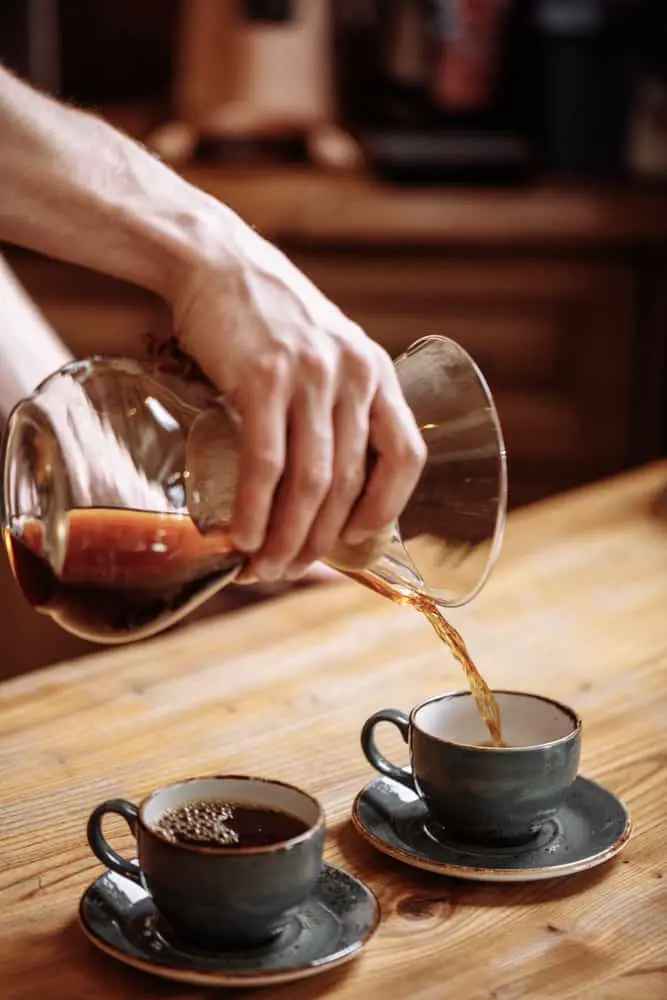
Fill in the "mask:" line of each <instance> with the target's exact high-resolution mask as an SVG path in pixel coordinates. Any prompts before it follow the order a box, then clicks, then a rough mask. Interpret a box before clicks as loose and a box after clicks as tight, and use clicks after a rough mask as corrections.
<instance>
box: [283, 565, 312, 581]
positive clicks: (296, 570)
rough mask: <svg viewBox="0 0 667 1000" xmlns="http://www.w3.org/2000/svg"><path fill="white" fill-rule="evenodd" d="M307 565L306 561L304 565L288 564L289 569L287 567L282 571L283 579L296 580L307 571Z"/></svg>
mask: <svg viewBox="0 0 667 1000" xmlns="http://www.w3.org/2000/svg"><path fill="white" fill-rule="evenodd" d="M309 565H310V563H306V564H305V565H304V564H300V565H294V566H290V567H289V569H287V570H286V571H285V572H284V573H283V578H284V579H285V580H298V579H299V578H300V577H302V576H303V575H304V573H306V572H307V571H308V567H309Z"/></svg>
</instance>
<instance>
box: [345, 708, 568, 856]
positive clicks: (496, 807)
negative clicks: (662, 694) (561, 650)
mask: <svg viewBox="0 0 667 1000" xmlns="http://www.w3.org/2000/svg"><path fill="white" fill-rule="evenodd" d="M494 694H495V697H496V699H497V702H498V707H499V709H500V715H501V719H502V729H503V741H504V744H505V745H503V746H502V747H496V746H493V745H491V744H490V740H489V734H488V732H487V730H486V727H485V725H484V723H483V722H482V720H481V718H480V716H479V714H478V712H477V707H476V704H475V700H474V698H473V697H472V695H471V694H470V693H469V692H467V691H465V692H455V693H450V694H441V695H437V696H435V697H433V698H429V699H428V700H427V701H424V702H422V703H421V704H419V705H417V706H416V707H415V708H413V709H412V711H411V712H410V714H409V716H408V715H405V714H404V713H403V712H401V711H399V710H397V709H393V708H384V709H381V710H380V711H379V712H375V713H374V714H373V715H372V716H371V717H370V718H369V719H368V720H367V721H366V723H365V724H364V726H363V729H362V732H361V746H362V749H363V752H364V754H365V755H366V757H367V759H368V761H369V762H370V763H371V764H372V766H373V767H374V768H375V769H376V770H377V771H379V772H380V773H381V774H383V775H386V776H387V777H389V778H392V779H393V780H394V781H397V782H400V783H401V784H402V785H405V786H406V787H407V788H409V789H411V790H412V791H414V792H415V793H416V794H417V795H418V796H419V797H420V798H421V799H422V800H423V801H424V803H425V805H426V807H427V809H428V811H429V814H430V816H431V817H432V819H433V820H435V821H436V824H437V825H439V826H442V827H443V828H444V833H445V835H446V836H451V837H454V838H455V839H458V840H461V841H463V842H465V843H478V844H484V843H488V844H521V843H525V842H528V841H529V840H531V839H532V838H533V837H534V836H536V835H537V834H538V833H539V831H540V829H541V828H542V826H543V825H544V824H545V823H546V822H547V821H548V820H549V819H550V818H551V817H553V815H554V814H555V813H556V811H557V810H558V808H559V806H560V805H561V804H562V803H563V801H564V799H565V796H566V794H567V791H568V789H569V787H570V785H571V784H572V782H573V781H574V779H575V778H576V776H577V771H578V769H579V758H580V754H581V720H580V719H579V717H578V716H577V714H576V713H575V712H574V711H573V710H572V709H571V708H568V707H567V706H566V705H561V704H560V703H558V702H556V701H553V700H551V699H550V698H544V697H541V696H539V695H534V694H525V693H522V692H518V691H496V692H494ZM381 722H390V723H392V724H393V725H394V726H396V727H397V728H398V730H399V732H400V733H401V736H402V737H403V739H404V740H405V742H406V743H407V744H408V746H409V750H410V763H409V765H408V766H407V767H399V766H398V765H396V764H392V763H391V761H389V760H387V758H386V757H385V756H383V754H382V753H380V751H379V750H378V748H377V745H376V743H375V728H376V726H377V725H378V724H379V723H381Z"/></svg>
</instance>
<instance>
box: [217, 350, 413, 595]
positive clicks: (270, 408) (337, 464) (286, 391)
mask: <svg viewBox="0 0 667 1000" xmlns="http://www.w3.org/2000/svg"><path fill="white" fill-rule="evenodd" d="M362 336H363V335H362ZM259 374H260V376H261V377H260V378H259V381H258V379H255V380H253V384H252V386H251V387H250V389H249V391H248V396H247V398H246V399H245V400H244V401H243V405H242V407H241V412H242V417H243V431H242V451H241V456H240V463H239V483H238V490H237V501H236V506H235V512H234V524H233V538H234V541H235V543H236V544H237V545H238V546H239V548H241V549H242V550H243V551H246V552H253V553H255V555H254V558H253V560H252V562H251V565H250V567H249V569H248V571H247V574H248V579H258V580H262V581H273V580H277V579H278V578H280V577H281V576H286V577H288V578H290V579H296V578H298V577H299V576H301V575H302V574H303V573H304V572H305V571H306V570H307V568H308V566H309V565H310V564H311V563H313V562H315V561H317V560H319V559H322V558H326V557H327V556H328V554H329V553H330V552H331V551H332V549H333V548H334V545H335V543H336V542H337V541H338V540H339V538H340V537H341V534H342V535H343V538H344V540H345V541H346V542H349V543H350V544H357V543H358V542H361V541H363V540H364V539H366V538H368V537H369V536H370V535H372V534H374V533H375V532H376V531H379V530H381V529H383V528H385V527H386V525H387V524H391V523H393V522H394V521H395V520H396V519H397V518H398V517H399V515H400V514H401V512H402V510H403V508H404V506H405V504H406V503H407V500H408V499H409V497H410V495H411V493H412V491H413V490H414V488H415V486H416V484H417V481H418V479H419V475H420V473H421V470H422V468H423V464H424V461H425V457H426V448H425V445H424V441H423V438H422V436H421V434H420V432H419V429H418V427H417V425H416V423H415V420H414V417H413V415H412V412H411V411H410V408H409V407H408V405H407V403H406V401H405V398H404V397H403V393H402V391H401V387H400V384H399V382H398V377H397V375H396V372H395V369H394V366H393V364H392V363H391V360H390V359H389V357H388V355H387V354H386V353H385V352H384V351H381V350H380V349H379V348H376V347H375V346H374V345H373V346H372V347H371V348H370V349H369V347H368V342H367V341H365V340H364V341H363V342H362V343H361V346H358V345H355V346H352V347H351V346H350V345H349V344H347V345H344V346H343V347H342V348H341V347H340V345H338V350H337V351H336V350H335V349H333V348H332V347H331V344H329V348H326V347H323V346H322V345H321V344H320V345H318V347H317V349H316V350H315V349H314V350H313V352H312V353H310V354H306V355H305V356H304V355H303V354H302V356H301V357H300V359H299V364H298V365H296V366H295V365H294V362H293V360H292V363H291V366H290V365H288V366H287V367H286V376H285V377H284V378H283V377H281V375H280V372H279V373H278V375H276V374H275V373H273V374H272V375H271V378H270V379H267V378H266V377H265V376H266V374H267V372H264V373H263V375H262V370H260V373H259ZM371 454H372V455H373V457H374V464H373V466H372V471H371V473H370V478H369V479H368V480H366V477H367V470H368V458H369V455H371ZM365 482H366V488H365V490H364V483H365Z"/></svg>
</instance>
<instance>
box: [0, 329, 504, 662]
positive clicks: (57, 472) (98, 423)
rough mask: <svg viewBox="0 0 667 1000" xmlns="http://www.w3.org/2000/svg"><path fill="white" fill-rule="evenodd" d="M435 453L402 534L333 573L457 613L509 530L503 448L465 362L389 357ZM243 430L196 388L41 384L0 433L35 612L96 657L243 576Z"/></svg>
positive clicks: (15, 531) (12, 528) (136, 371)
mask: <svg viewBox="0 0 667 1000" xmlns="http://www.w3.org/2000/svg"><path fill="white" fill-rule="evenodd" d="M395 364H396V368H397V371H398V375H399V378H400V381H401V385H402V387H403V391H404V393H405V396H406V399H407V401H408V403H409V405H410V407H411V408H412V410H413V412H414V414H415V416H416V419H417V422H418V424H419V426H420V428H421V431H422V434H423V436H424V439H425V441H426V444H427V448H428V459H427V462H426V466H425V468H424V472H423V474H422V476H421V479H420V482H419V484H418V486H417V488H416V490H415V491H414V494H413V496H412V498H411V500H410V501H409V503H408V505H407V507H406V509H405V511H404V513H403V515H402V517H401V519H400V524H395V525H393V526H391V527H390V528H389V529H387V530H386V531H385V532H384V533H379V534H378V536H377V538H375V539H374V540H373V541H372V543H371V544H370V545H368V544H366V545H365V546H362V547H360V548H357V549H354V548H351V547H349V546H343V545H340V544H339V545H338V546H337V548H336V549H335V550H334V552H332V553H331V554H330V557H329V559H328V560H327V561H328V562H329V564H330V565H332V566H334V567H335V568H338V569H340V570H341V571H342V572H344V573H346V574H347V575H348V576H351V577H352V578H354V579H356V580H358V581H359V582H361V583H364V584H366V585H367V586H371V587H373V589H375V590H377V591H379V592H381V593H384V594H385V595H386V596H390V597H392V598H393V599H394V600H398V601H411V600H414V599H415V598H417V599H418V598H420V597H421V598H424V597H426V598H428V599H430V600H432V601H433V602H434V603H435V604H436V605H437V606H440V607H452V606H456V605H461V604H464V603H466V602H468V601H469V600H471V598H472V597H474V596H475V595H476V594H477V593H478V592H479V590H480V589H481V587H482V586H483V585H484V583H485V582H486V580H487V578H488V575H489V573H490V571H491V569H492V567H493V565H494V563H495V561H496V559H497V556H498V553H499V550H500V546H501V543H502V536H503V532H504V526H505V516H506V506H507V472H506V459H505V449H504V444H503V438H502V432H501V428H500V424H499V421H498V416H497V413H496V409H495V406H494V403H493V400H492V398H491V394H490V392H489V389H488V387H487V385H486V382H485V381H484V378H483V376H482V375H481V373H480V371H479V369H478V368H477V366H476V365H475V363H474V362H473V361H472V359H471V358H470V356H469V355H468V354H467V353H466V352H465V351H464V350H463V348H462V347H460V346H459V345H458V344H456V343H454V342H453V341H451V340H449V339H447V338H445V337H439V336H429V337H424V338H423V339H421V340H419V341H417V342H416V343H415V344H413V345H412V346H411V347H410V348H409V349H408V350H407V351H406V352H405V353H404V354H402V355H401V356H400V357H399V358H397V359H396V362H395ZM238 432H239V419H238V417H237V415H236V414H235V413H234V411H233V410H232V409H231V408H230V407H229V405H228V404H227V403H226V401H225V400H224V399H223V398H221V397H220V396H219V395H218V394H217V393H216V391H215V389H214V387H213V386H212V385H210V383H208V382H206V380H204V379H200V378H196V379H194V380H193V379H192V378H189V377H186V376H185V375H184V374H183V373H180V372H179V371H177V370H174V369H172V370H170V369H169V367H167V368H166V369H165V368H164V367H161V366H160V365H159V364H156V363H155V362H153V361H147V362H139V361H135V360H128V359H124V358H108V357H91V358H88V359H85V360H83V361H77V362H72V363H70V364H68V365H66V366H65V367H63V368H61V369H60V370H59V371H57V372H56V373H55V374H53V375H52V376H50V377H49V378H48V379H47V380H46V381H44V382H43V383H42V384H41V385H40V386H39V387H38V389H37V390H36V391H35V392H34V393H33V395H31V396H30V397H28V398H26V399H24V400H23V401H22V402H21V403H19V404H18V405H17V406H16V407H15V408H14V410H13V412H12V413H11V415H10V417H9V420H8V422H7V426H6V428H5V431H4V436H3V442H2V452H1V464H0V468H1V469H2V496H1V509H0V517H1V523H2V529H3V535H4V539H5V543H6V546H7V551H8V554H9V559H10V563H11V567H12V571H13V574H14V577H15V579H16V580H17V582H18V584H19V586H20V588H21V590H22V591H23V594H24V596H25V597H26V599H27V600H28V601H29V602H30V604H31V605H32V606H33V607H35V608H36V609H37V610H38V611H40V612H43V613H45V614H48V615H51V616H52V617H53V618H54V619H55V620H56V621H57V622H58V623H59V624H60V625H61V626H62V627H63V628H65V629H67V630H68V631H70V632H73V633H75V634H77V635H80V636H82V637H84V638H86V639H89V640H92V641H94V642H100V643H117V642H128V641H130V640H135V639H140V638H144V637H146V636H148V635H152V634H154V633H156V632H159V631H161V630H162V629H164V628H166V627H168V626H170V625H172V624H174V623H175V622H177V621H179V620H180V619H182V618H183V617H184V616H185V615H187V614H188V613H189V612H190V611H192V610H193V609H194V608H196V607H197V606H199V605H200V604H202V603H203V602H204V601H206V600H207V598H209V597H210V596H211V595H212V594H214V593H215V592H216V591H218V590H219V589H220V588H221V587H224V586H225V585H226V584H228V583H231V582H233V581H234V580H235V579H236V577H237V576H238V575H239V573H240V572H241V571H242V570H243V569H244V568H245V566H246V565H247V561H248V560H247V556H246V555H245V554H244V553H242V552H239V551H236V550H235V549H234V546H233V545H232V543H231V540H230V535H229V531H228V525H229V522H230V516H231V510H232V505H233V498H234V488H235V479H236V458H237V454H238V451H237V441H238Z"/></svg>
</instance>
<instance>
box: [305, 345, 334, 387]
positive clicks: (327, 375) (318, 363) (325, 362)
mask: <svg viewBox="0 0 667 1000" xmlns="http://www.w3.org/2000/svg"><path fill="white" fill-rule="evenodd" d="M300 364H301V370H302V372H303V374H304V375H305V377H306V378H307V380H308V382H309V383H310V384H311V385H312V386H313V387H314V388H316V389H320V390H322V389H326V388H327V387H328V386H329V385H330V384H331V383H332V382H333V380H334V364H333V360H332V359H331V358H330V357H329V356H328V355H327V354H326V353H325V352H324V351H318V350H315V349H312V348H309V349H304V350H303V351H302V352H301V358H300Z"/></svg>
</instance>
